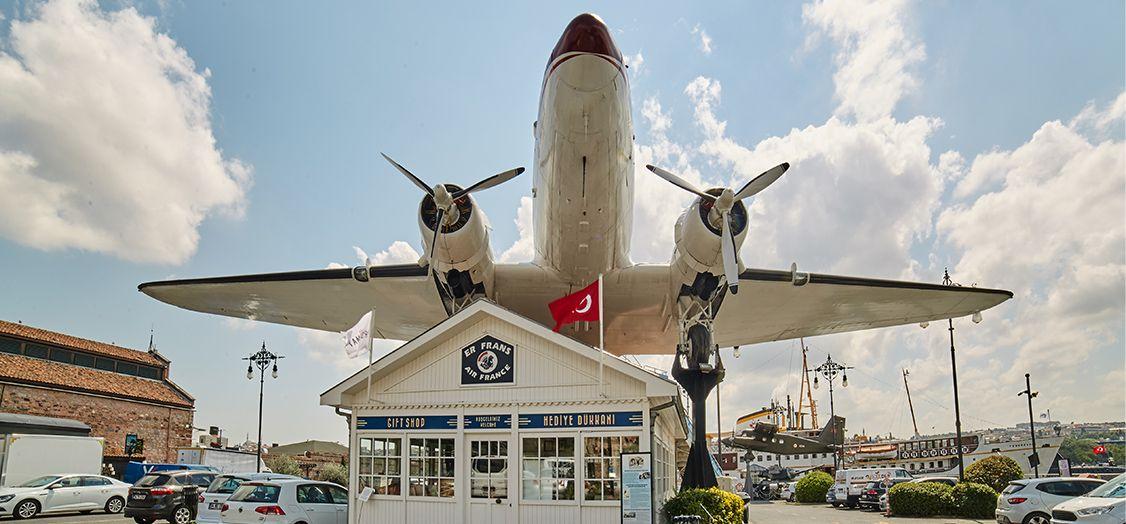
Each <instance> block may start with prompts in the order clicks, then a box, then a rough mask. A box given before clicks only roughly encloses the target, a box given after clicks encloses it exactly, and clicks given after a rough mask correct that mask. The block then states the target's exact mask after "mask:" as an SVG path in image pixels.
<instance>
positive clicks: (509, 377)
mask: <svg viewBox="0 0 1126 524" xmlns="http://www.w3.org/2000/svg"><path fill="white" fill-rule="evenodd" d="M515 352H516V348H515V347H514V346H513V345H512V344H509V343H507V342H504V341H501V340H499V339H497V338H495V337H492V336H485V337H482V338H481V339H480V340H478V341H476V342H474V343H472V344H470V345H468V346H466V347H465V348H463V349H462V350H461V383H462V384H463V385H464V384H471V385H474V384H498V383H502V384H511V383H512V382H513V367H514V361H515V358H514V355H515Z"/></svg>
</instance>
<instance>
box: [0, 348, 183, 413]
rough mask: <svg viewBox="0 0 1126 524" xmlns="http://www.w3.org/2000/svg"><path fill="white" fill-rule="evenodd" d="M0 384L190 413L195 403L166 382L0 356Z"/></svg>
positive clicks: (38, 360)
mask: <svg viewBox="0 0 1126 524" xmlns="http://www.w3.org/2000/svg"><path fill="white" fill-rule="evenodd" d="M0 381H6V382H7V381H10V382H18V383H23V384H31V385H36V386H49V387H57V388H59V389H64V390H73V391H76V392H83V393H96V394H100V395H106V396H111V397H117V398H125V399H130V400H142V401H145V402H155V403H158V404H165V405H171V406H177V407H183V408H188V409H191V408H192V407H194V404H195V402H194V400H193V399H192V398H191V397H188V396H186V395H185V394H181V393H180V390H179V388H178V387H177V386H176V385H175V384H172V383H171V382H168V381H162V380H150V379H144V378H140V377H133V376H129V375H122V374H120V373H113V372H110V371H102V370H99V369H91V368H85V367H81V366H74V365H71V364H63V363H59V362H51V361H49V360H40V359H37V358H30V357H25V356H22V355H10V354H7V353H0Z"/></svg>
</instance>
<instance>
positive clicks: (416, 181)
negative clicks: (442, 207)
mask: <svg viewBox="0 0 1126 524" xmlns="http://www.w3.org/2000/svg"><path fill="white" fill-rule="evenodd" d="M380 154H381V155H383V158H385V159H386V160H387V161H388V162H391V165H393V166H395V169H398V170H399V172H400V173H402V174H403V176H405V177H407V178H409V179H410V181H411V182H414V185H416V186H418V188H419V189H421V190H423V191H424V192H425V193H426V194H427V195H430V196H431V197H433V196H434V189H433V188H431V187H430V186H428V185H426V182H423V181H422V180H421V179H419V178H418V177H416V176H414V173H411V172H410V171H408V170H407V168H405V167H403V166H401V165H399V163H398V162H396V161H394V160H391V157H389V156H387V155H386V154H385V153H380Z"/></svg>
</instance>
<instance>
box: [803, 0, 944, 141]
mask: <svg viewBox="0 0 1126 524" xmlns="http://www.w3.org/2000/svg"><path fill="white" fill-rule="evenodd" d="M802 18H803V19H804V20H805V22H806V23H807V24H809V25H810V26H812V27H813V28H814V31H813V32H812V33H811V34H810V40H809V41H807V45H812V43H813V42H815V41H816V40H817V39H818V38H819V37H820V36H822V35H827V36H828V37H829V38H830V39H831V40H832V41H833V43H834V44H836V46H837V52H836V56H835V61H836V64H837V71H836V73H835V74H834V75H833V81H834V83H835V84H836V94H837V98H838V100H839V101H840V106H838V107H837V112H836V113H837V115H838V116H850V115H851V116H855V117H856V118H857V119H858V120H861V121H866V120H872V119H876V118H880V117H883V116H887V115H890V114H891V112H892V110H893V109H895V105H896V104H897V103H898V102H899V100H900V99H901V98H903V96H904V95H906V94H907V93H908V92H910V91H911V90H912V89H914V88H915V87H917V86H918V80H917V79H916V78H915V76H914V74H913V73H912V69H913V66H915V65H916V64H918V63H920V62H922V61H923V60H924V59H925V58H926V51H925V50H924V46H923V44H922V43H919V42H917V41H916V40H915V38H913V37H912V36H911V35H909V34H908V32H907V27H906V23H907V20H906V19H907V3H906V1H905V0H887V1H884V0H818V1H816V2H813V3H811V4H806V5H804V6H802Z"/></svg>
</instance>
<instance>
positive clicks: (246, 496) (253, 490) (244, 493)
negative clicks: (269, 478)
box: [230, 484, 281, 502]
mask: <svg viewBox="0 0 1126 524" xmlns="http://www.w3.org/2000/svg"><path fill="white" fill-rule="evenodd" d="M280 493H281V488H280V487H278V486H271V485H269V484H243V485H241V486H239V487H238V489H236V490H235V493H234V494H233V495H231V499H230V500H231V502H277V501H278V494H280Z"/></svg>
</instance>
